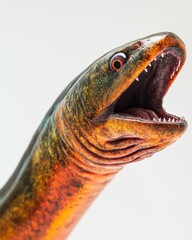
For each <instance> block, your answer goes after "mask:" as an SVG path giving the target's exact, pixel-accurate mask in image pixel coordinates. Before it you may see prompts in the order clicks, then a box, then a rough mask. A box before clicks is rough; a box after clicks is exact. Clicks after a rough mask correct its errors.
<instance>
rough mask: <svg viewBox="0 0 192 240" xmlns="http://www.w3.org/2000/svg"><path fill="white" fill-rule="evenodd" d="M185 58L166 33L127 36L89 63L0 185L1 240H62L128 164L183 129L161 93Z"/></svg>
mask: <svg viewBox="0 0 192 240" xmlns="http://www.w3.org/2000/svg"><path fill="white" fill-rule="evenodd" d="M185 57H186V51H185V45H184V43H183V42H182V40H181V39H180V38H179V37H177V36H176V35H175V34H173V33H169V32H164V33H158V34H154V35H151V36H148V37H145V38H142V39H138V40H135V41H132V42H129V43H127V44H125V45H123V46H121V47H118V48H116V49H114V50H112V51H110V52H108V53H107V54H105V55H103V56H102V57H101V58H99V59H98V60H96V61H95V62H94V63H93V64H91V65H90V66H89V67H88V68H87V69H86V70H85V71H83V72H82V73H81V74H80V75H79V76H77V77H76V78H75V79H74V81H72V82H71V84H69V86H68V87H67V88H66V89H65V90H64V91H63V92H62V93H61V95H60V96H59V97H58V99H57V100H56V102H55V103H54V104H53V106H52V107H51V108H50V110H49V111H48V113H47V114H46V116H45V118H44V119H43V121H42V123H41V124H40V126H39V128H38V129H37V131H36V133H35V134H34V136H33V139H32V141H31V143H30V145H29V147H28V149H27V150H26V152H25V153H24V155H23V157H22V159H21V161H20V163H19V165H18V167H17V168H16V170H15V171H14V173H13V174H12V176H11V177H10V179H9V180H8V182H7V183H6V184H5V186H4V187H3V188H2V189H1V191H0V239H1V240H29V239H31V240H32V239H36V240H39V239H43V240H48V239H49V240H55V239H57V240H59V239H66V238H67V236H68V235H69V233H70V232H71V230H72V229H73V227H74V226H75V224H76V223H77V221H78V220H79V219H80V217H81V216H82V214H83V213H84V212H85V211H86V209H87V208H88V207H89V205H90V204H91V203H92V201H93V200H94V199H95V197H96V196H97V195H98V194H99V193H100V191H101V190H102V189H103V188H104V187H105V186H106V184H107V183H108V182H109V181H110V180H111V179H112V178H113V176H114V175H115V174H116V173H118V172H119V171H120V170H121V169H122V168H123V167H124V166H125V165H126V164H128V163H130V162H136V161H139V160H142V159H144V158H147V157H150V156H151V155H152V154H154V153H155V152H158V151H160V150H162V149H164V148H165V147H167V146H168V145H170V144H171V143H173V142H174V141H176V140H177V139H178V138H179V137H180V136H181V135H182V134H183V132H184V130H185V129H186V126H187V122H186V121H185V119H184V118H183V117H182V118H180V117H177V116H175V115H172V114H169V113H167V112H166V111H165V110H164V108H163V97H164V95H165V93H166V92H167V90H168V88H169V87H170V85H171V84H172V82H173V80H174V79H175V78H176V76H177V74H178V72H179V71H180V69H181V67H182V65H183V64H184V61H185Z"/></svg>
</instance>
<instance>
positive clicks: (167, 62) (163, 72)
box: [114, 47, 185, 124]
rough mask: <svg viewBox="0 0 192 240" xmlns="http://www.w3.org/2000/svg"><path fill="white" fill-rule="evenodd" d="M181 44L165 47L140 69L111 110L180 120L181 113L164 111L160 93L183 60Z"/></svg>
mask: <svg viewBox="0 0 192 240" xmlns="http://www.w3.org/2000/svg"><path fill="white" fill-rule="evenodd" d="M183 60H184V56H183V53H182V51H181V49H180V48H178V47H168V48H167V49H165V50H164V51H163V52H161V53H160V54H159V55H158V56H156V57H155V58H154V59H153V61H152V62H150V63H149V64H148V66H147V67H146V68H145V69H143V71H142V72H141V73H140V74H139V76H138V77H137V78H136V79H135V81H134V82H133V83H132V84H131V85H130V86H129V88H128V89H127V90H126V91H125V92H124V93H123V94H122V95H121V96H120V98H118V100H117V101H116V103H115V105H114V113H115V114H120V115H121V116H124V117H126V118H129V119H134V120H138V121H147V122H148V121H150V122H154V123H171V124H173V123H182V122H184V121H185V120H184V118H183V117H178V116H175V115H172V114H169V113H167V112H166V111H165V110H164V108H163V97H164V95H165V93H166V91H167V90H168V88H169V86H170V85H171V83H172V82H173V79H174V78H175V77H176V75H177V73H178V72H179V70H180V68H181V66H182V64H183Z"/></svg>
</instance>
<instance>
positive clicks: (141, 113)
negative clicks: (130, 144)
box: [120, 108, 185, 123]
mask: <svg viewBox="0 0 192 240" xmlns="http://www.w3.org/2000/svg"><path fill="white" fill-rule="evenodd" d="M120 114H121V115H123V116H127V117H128V118H130V119H134V120H139V121H147V122H148V121H149V122H164V123H180V122H183V121H185V119H184V117H178V116H175V115H172V114H169V113H167V112H166V111H165V110H164V109H163V108H159V109H156V110H155V111H153V110H150V109H145V108H130V109H127V110H126V111H125V112H123V113H120Z"/></svg>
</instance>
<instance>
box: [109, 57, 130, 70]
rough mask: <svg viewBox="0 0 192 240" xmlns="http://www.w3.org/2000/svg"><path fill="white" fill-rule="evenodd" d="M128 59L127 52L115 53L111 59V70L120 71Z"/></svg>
mask: <svg viewBox="0 0 192 240" xmlns="http://www.w3.org/2000/svg"><path fill="white" fill-rule="evenodd" d="M126 59H127V56H126V55H125V53H117V54H115V55H114V56H113V57H112V58H111V61H110V68H111V70H113V71H115V72H118V71H119V70H121V68H122V67H123V65H124V64H125V60H126Z"/></svg>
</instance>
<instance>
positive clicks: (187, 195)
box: [0, 0, 192, 240]
mask: <svg viewBox="0 0 192 240" xmlns="http://www.w3.org/2000/svg"><path fill="white" fill-rule="evenodd" d="M191 11H192V1H190V0H188V1H187V0H182V1H175V0H170V1H168V0H161V1H155V0H148V1H134V0H118V1H117V0H116V1H115V0H113V1H112V0H111V1H109V0H105V1H104V0H95V1H88V0H81V1H78V0H76V1H75V0H63V1H59V0H54V1H53V0H52V1H50V0H44V1H42V0H33V1H29V0H28V1H26V0H23V1H21V0H17V1H14V0H12V1H9V0H6V1H4V0H0V187H2V186H3V184H4V183H5V182H6V180H7V179H8V178H9V176H10V175H11V173H12V172H13V170H14V169H15V167H16V166H17V164H18V162H19V160H20V158H21V156H22V154H23V152H24V150H25V149H26V147H27V145H28V143H29V141H30V139H31V137H32V135H33V133H34V132H35V130H36V128H37V126H38V125H39V123H40V121H41V120H42V118H43V116H44V115H45V113H46V111H47V110H48V109H49V107H50V106H51V104H52V103H53V101H54V100H55V99H56V97H57V96H58V95H59V93H60V92H61V91H62V90H63V89H64V88H65V86H66V85H67V84H68V83H69V82H70V81H71V80H72V79H73V78H74V77H75V76H76V75H78V74H79V73H80V72H81V71H82V70H83V69H84V68H86V67H87V66H88V65H89V64H90V63H91V62H93V61H94V60H95V59H96V58H98V57H99V56H101V55H102V54H104V53H105V52H107V51H109V50H111V49H113V48H115V47H117V46H119V45H121V44H124V43H126V42H128V41H130V40H134V39H136V38H139V37H144V36H146V35H149V34H152V33H156V32H161V31H172V32H175V33H176V34H178V35H179V36H180V37H181V38H182V39H183V40H184V42H185V43H186V46H187V52H188V58H187V61H186V64H185V66H184V68H183V70H182V72H181V73H180V74H179V76H178V78H177V80H176V81H175V83H174V84H173V86H172V87H171V89H170V91H169V93H168V95H167V96H166V98H165V100H164V106H165V108H166V109H167V110H168V111H170V112H172V113H176V114H177V115H184V116H185V117H186V119H187V120H188V122H189V125H191V117H192V109H191V103H192V83H191V75H192V67H191V63H192V27H191V25H192V13H191ZM191 148H192V146H191V126H189V128H188V130H187V132H186V133H185V135H184V136H183V137H182V138H181V139H180V140H179V141H177V142H176V143H175V144H173V145H172V146H170V147H169V148H167V149H166V150H164V151H162V152H160V153H157V154H155V155H154V156H153V157H152V158H150V159H146V160H144V161H143V162H139V163H136V164H130V165H128V166H127V167H126V168H125V169H124V170H123V171H122V172H120V173H119V174H118V175H117V176H116V178H115V179H114V180H113V181H112V182H111V183H110V184H109V185H108V187H107V188H106V189H105V190H104V191H103V192H102V194H101V195H100V196H99V197H98V198H97V200H96V201H95V202H94V204H93V205H92V206H91V208H90V209H89V210H88V211H87V213H86V214H85V215H84V216H83V218H82V219H81V221H80V222H79V224H78V225H77V227H76V228H75V229H74V231H73V233H72V234H71V236H70V237H69V239H70V240H90V239H91V240H97V239H101V240H103V239H113V240H116V239H117V240H119V239H120V240H127V239H131V240H140V239H146V240H154V239H155V240H162V239H163V240H168V239H169V240H170V239H174V240H180V239H185V240H191V239H192V157H191Z"/></svg>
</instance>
